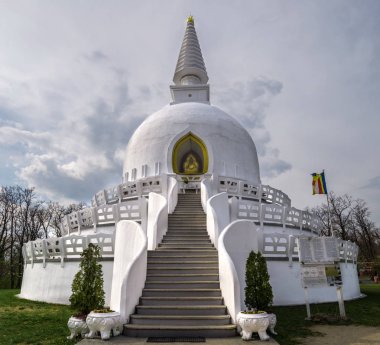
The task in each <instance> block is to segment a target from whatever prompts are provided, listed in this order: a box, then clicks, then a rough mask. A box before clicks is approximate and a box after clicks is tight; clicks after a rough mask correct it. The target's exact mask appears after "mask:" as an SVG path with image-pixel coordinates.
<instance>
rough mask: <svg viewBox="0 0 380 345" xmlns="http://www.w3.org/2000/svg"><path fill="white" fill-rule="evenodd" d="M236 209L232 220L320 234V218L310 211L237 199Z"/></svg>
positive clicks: (232, 212)
mask: <svg viewBox="0 0 380 345" xmlns="http://www.w3.org/2000/svg"><path fill="white" fill-rule="evenodd" d="M235 202H236V203H237V206H236V207H231V218H232V219H249V220H253V221H254V222H256V223H259V224H260V225H261V226H263V225H264V224H276V225H281V226H283V227H284V228H286V227H293V228H298V229H300V230H309V231H312V232H315V233H319V230H320V229H321V227H322V224H321V222H320V220H319V218H318V217H316V216H315V215H313V214H312V213H309V212H308V211H301V210H298V209H296V208H295V207H288V206H283V205H277V204H263V203H260V202H259V201H256V200H246V199H236V201H235Z"/></svg>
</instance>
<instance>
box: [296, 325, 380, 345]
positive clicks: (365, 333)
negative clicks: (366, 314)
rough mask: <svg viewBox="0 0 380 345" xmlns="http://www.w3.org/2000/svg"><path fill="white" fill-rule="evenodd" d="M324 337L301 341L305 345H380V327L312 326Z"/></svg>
mask: <svg viewBox="0 0 380 345" xmlns="http://www.w3.org/2000/svg"><path fill="white" fill-rule="evenodd" d="M311 330H313V331H314V332H320V333H323V334H324V336H314V337H308V338H304V339H300V341H301V342H302V344H304V345H322V344H323V345H325V344H326V345H380V327H367V326H353V325H349V326H329V325H316V326H312V327H311Z"/></svg>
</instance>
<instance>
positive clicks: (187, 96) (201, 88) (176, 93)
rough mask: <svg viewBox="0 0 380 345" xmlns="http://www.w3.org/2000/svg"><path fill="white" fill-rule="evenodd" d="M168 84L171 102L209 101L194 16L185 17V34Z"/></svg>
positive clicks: (208, 90)
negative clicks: (172, 82) (169, 84)
mask: <svg viewBox="0 0 380 345" xmlns="http://www.w3.org/2000/svg"><path fill="white" fill-rule="evenodd" d="M173 81H174V84H175V85H172V86H170V90H171V94H172V98H173V103H183V102H199V103H210V89H209V85H208V84H207V82H208V76H207V72H206V67H205V63H204V61H203V57H202V52H201V47H200V46H199V42H198V37H197V33H196V32H195V28H194V18H193V16H189V17H188V18H187V24H186V31H185V36H184V38H183V42H182V46H181V50H180V52H179V56H178V61H177V66H176V69H175V72H174V78H173Z"/></svg>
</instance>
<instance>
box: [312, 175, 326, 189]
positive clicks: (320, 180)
mask: <svg viewBox="0 0 380 345" xmlns="http://www.w3.org/2000/svg"><path fill="white" fill-rule="evenodd" d="M311 176H313V195H314V194H327V187H326V179H325V173H324V172H321V173H320V174H317V173H314V174H311Z"/></svg>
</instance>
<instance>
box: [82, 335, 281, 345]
mask: <svg viewBox="0 0 380 345" xmlns="http://www.w3.org/2000/svg"><path fill="white" fill-rule="evenodd" d="M146 341H147V338H134V337H125V336H118V337H114V338H111V339H110V340H108V341H107V343H108V344H118V345H149V344H153V343H147V342H146ZM247 343H248V344H251V345H253V344H257V345H259V344H263V342H262V341H260V340H257V339H255V340H250V341H248V342H247V341H246V340H242V339H241V337H239V336H234V337H228V338H206V342H205V343H199V344H207V345H247ZM78 344H80V345H104V340H101V339H100V338H99V339H84V340H82V341H81V342H79V343H78ZM157 344H159V345H173V344H174V345H190V344H192V343H183V342H176V343H157ZM265 345H279V343H278V342H277V341H276V340H274V339H273V338H270V339H269V340H268V341H266V342H265Z"/></svg>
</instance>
